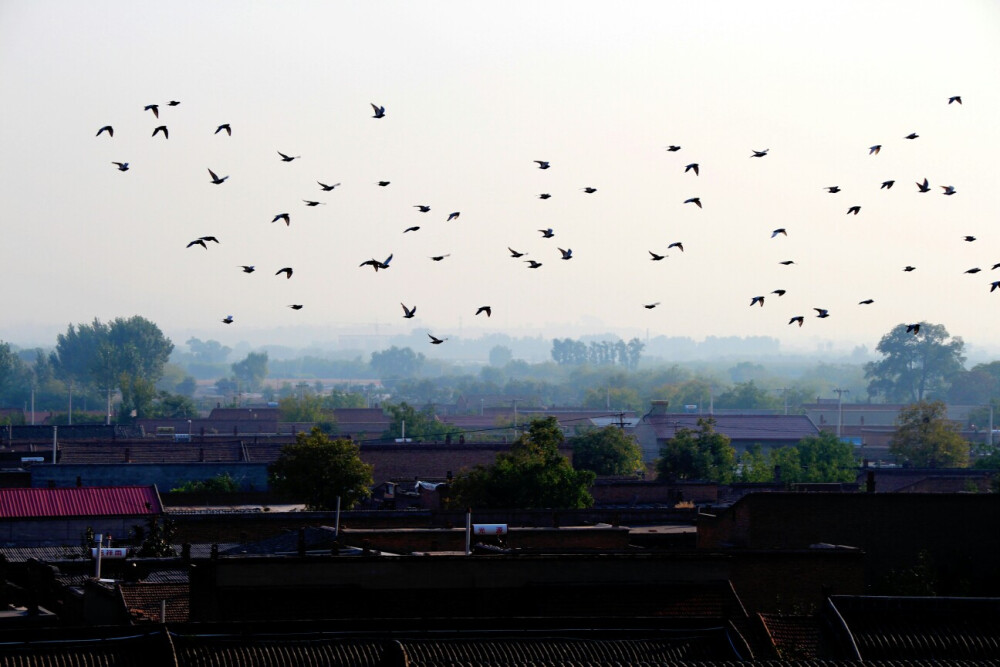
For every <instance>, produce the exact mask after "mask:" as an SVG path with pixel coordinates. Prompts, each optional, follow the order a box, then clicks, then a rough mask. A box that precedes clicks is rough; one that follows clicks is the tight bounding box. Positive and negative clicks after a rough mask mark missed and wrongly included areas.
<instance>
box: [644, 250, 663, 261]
mask: <svg viewBox="0 0 1000 667" xmlns="http://www.w3.org/2000/svg"><path fill="white" fill-rule="evenodd" d="M647 252H649V254H650V255H651V257H650V259H651V260H652V261H654V262H659V261H660V260H661V259H663V258H664V257H666V255H657V254H656V253H655V252H653V251H652V250H649V251H647Z"/></svg>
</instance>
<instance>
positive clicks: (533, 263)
mask: <svg viewBox="0 0 1000 667" xmlns="http://www.w3.org/2000/svg"><path fill="white" fill-rule="evenodd" d="M953 103H957V104H962V98H961V97H960V96H953V97H950V98H949V99H948V104H953ZM178 105H180V102H179V101H177V100H172V101H170V102H168V103H167V104H166V106H167V107H176V106H178ZM371 107H372V110H373V111H374V115H373V116H372V118H374V119H382V118H385V117H386V111H385V107H383V106H379V105H376V104H374V103H372V104H371ZM144 111H149V112H151V113H152V114H153V116H154V118H156V119H157V121H159V118H160V105H158V104H148V105H146V106H145V108H144ZM222 132H225V133H226V136H229V137H231V136H232V132H233V131H232V127H231V126H230V124H229V123H223V124H221V125H219V126H218V127H217V128H216V130H215V133H214V134H216V135H218V134H220V133H222ZM103 134H106V135H107V136H108V137H109V138H111V137H114V128H113V127H112V126H111V125H105V126H103V127H101V128H100V129H99V130H98V131H97V135H96V136H98V137H100V136H101V135H103ZM158 135H162V138H163V139H164V140H168V139H169V138H170V132H169V129H168V128H167V126H166V125H165V124H164V125H158V126H156V127H155V128H154V129H153V132H152V135H151V136H152V137H153V138H156V137H157V136H158ZM919 136H920V135H918V134H917V133H915V132H914V133H910V134H909V135H906V136H905V137H904V139H906V140H911V141H912V140H916V139H917V138H919ZM881 149H882V145H881V144H876V145H874V146H871V147H869V149H868V154H869V155H871V156H875V155H878V154H879V152H880V151H881ZM666 150H667V151H668V152H671V153H676V152H678V151H680V150H681V146H679V145H670V146H668V147H667V148H666ZM769 150H770V149H766V148H765V149H763V150H756V149H753V150H752V152H751V154H750V158H765V157H767V156H768V153H769ZM276 152H277V154H278V157H279V159H280V160H281V161H282V162H292V161H294V160H296V159H299V158H300V157H301V156H298V155H295V156H292V155H287V154H285V153H282V152H281V151H276ZM534 163H535V164H536V165H537V168H538V169H541V170H547V169H550V168H552V165H551V164H550V162H549V161H547V160H534ZM111 164H113V165H114V166H115V167H116V168H117V169H118V170H119V171H122V172H125V171H128V170H129V169H130V166H129V163H128V162H112V163H111ZM688 172H692V173H693V174H694V175H695V176H699V175H700V173H701V166H700V164H699V163H697V162H692V163H689V164H686V165H685V166H684V173H688ZM208 173H209V177H210V183H212V184H214V185H222V184H223V183H225V182H226V181H227V180H228V179H229V176H228V175H226V176H221V177H220V176H218V175H217V174H216V173H215V172H214V171H212V169H211V168H209V169H208ZM317 184H318V185H319V186H320V189H321V190H322V191H323V192H331V191H333V190H334V189H335V188H337V187H338V186H340V185H341V184H340V183H333V184H326V183H323V182H321V181H317ZM389 184H390V181H378V182H377V185H378V186H380V187H386V186H388V185H389ZM893 185H895V180H886V181H883V182H882V183H881V186H880V189H883V190H889V189H891V188H892V187H893ZM916 186H917V192H918V193H927V192H931V191H932V188H931V186H930V184H929V183H928V180H927V179H926V178H924V179H923V181H917V182H916ZM939 187H940V188H941V189H942V190H943V193H942V194H944V195H947V196H951V195H954V194H956V193H957V190H956V188H955V187H954V186H952V185H942V186H939ZM823 189H825V190H826V191H827V192H828V193H829V194H838V193H840V192H841V189H840V187H839V186H836V185H833V186H826V187H825V188H823ZM580 190H581V191H582V192H583V193H585V194H588V195H590V194H594V193H596V192H597V188H595V187H592V186H587V187H583V188H580ZM537 197H538V198H539V199H543V200H544V199H549V198H551V197H552V195H551V194H550V193H547V192H545V193H541V194H539V195H537ZM302 201H303V202H304V203H305V205H306V206H307V207H315V206H320V205H323V204H324V202H320V201H316V200H311V199H303V200H302ZM683 203H684V204H694V205H695V206H697V207H698V208H699V209H701V208H703V204H702V201H701V198H700V197H689V198H688V199H686V200H684V202H683ZM413 207H414V208H416V209H417V211H418V212H419V213H428V212H430V211H431V207H430V205H427V204H415V205H414V206H413ZM860 212H861V206H860V205H853V206H851V207H849V208H848V209H847V214H848V215H855V216H856V215H858V214H859V213H860ZM460 215H461V212H460V211H454V212H451V213H450V214H449V215H448V217H447V221H448V222H450V221H452V220H456V219H457V218H458V217H459V216H460ZM279 221H281V222H284V223H285V225H286V226H290V225H291V214H290V213H287V212H283V213H278V214H276V215H275V216H274V218H273V219H272V220H271V222H272V223H275V222H279ZM420 228H421V227H420V226H419V225H412V226H409V227H407V228H406V229H404V230H403V233H404V234H405V233H409V232H416V231H418V230H420ZM538 231H539V232H540V233H541V235H542V238H543V239H550V238H553V237H554V236H555V232H554V231H553V229H551V228H547V229H539V230H538ZM787 235H788V231H787V230H786V229H785V228H783V227H781V228H777V229H775V230H773V231H772V232H771V238H775V237H777V236H787ZM963 240H964V241H966V242H973V241H975V240H976V237H975V236H971V235H967V236H965V237H964V239H963ZM209 243H216V244H218V243H219V240H218V238H216V237H215V236H201V237H199V238H197V239H194V240H192V241H191V242H189V243H188V244H187V247H188V248H191V247H194V246H200V247H201V248H202V249H203V250H207V249H208V247H209V246H208V244H209ZM673 248H676V249H677V250H678V251H680V252H684V244H683V242H681V241H673V242H671V243H670V244H669V245H668V246H667V249H668V250H670V249H673ZM507 250H508V251H509V252H510V257H511V258H514V259H521V258H522V257H524V256H525V255H526V254H527V253H524V252H520V251H517V250H515V249H513V248H511V247H509V246H508V248H507ZM557 250H558V251H559V253H560V259H561V260H564V261H568V260H571V259H573V257H574V255H573V250H572V248H565V249H564V248H557ZM647 252H648V253H649V255H650V260H651V261H654V262H658V261H661V260H663V259H664V258H665V257H666V255H665V254H658V253H656V252H653V251H652V250H648V251H647ZM449 256H450V255H449V254H442V255H434V256H431V257H430V259H431V260H433V261H435V262H440V261H442V260H444V259H445V258H446V257H449ZM392 258H393V255H392V254H389V255H388V256H387V257H386V258H385V259H384V260H379V259H375V258H371V259H367V260H365V261H363V262H361V264H360V265H359V267H366V266H370V267H371V268H372V269H374V271H375V272H378V271H384V270H387V269H388V268H389V266H390V262H391V261H392ZM522 261H523V262H524V263H526V264H527V268H529V269H538V268H541V267H542V265H543V263H542V262H540V261H537V260H535V259H524V260H522ZM794 263H795V262H794V261H793V260H784V261H782V262H780V264H782V265H785V266H789V265H792V264H794ZM238 268H240V269H242V271H243V272H244V273H253V272H254V271H255V270H256V268H255V267H254V266H253V265H240V266H239V267H238ZM915 268H916V267H913V266H906V267H904V268H903V271H905V272H911V271H914V270H915ZM998 268H1000V263H996V264H994V265H993V266H992V269H998ZM980 271H981V269H980V268H979V267H973V268H971V269H969V270H967V271H965V273H967V274H975V273H978V272H980ZM293 273H294V271H293V269H292V267H282V268H281V269H279V270H278V271H276V272H275V274H274V275H276V276H280V275H284V276H285V278H286V279H291V277H292V274H293ZM998 289H1000V280H995V281H993V282H991V283H990V291H991V292H993V291H995V290H998ZM770 294H772V295H777V296H778V297H779V298H780V297H781V296H784V295H785V294H786V290H784V289H776V290H774V291H772V292H771V293H770ZM764 301H765V295H755V296H751V297H750V306H751V307H753V306H759V307H763V306H764ZM872 303H874V299H871V298H866V299H863V300H861V301H859V302H858V305H870V304H872ZM659 304H660V302H659V301H657V302H653V303H646V304H643V307H644V308H646V309H648V310H651V309H653V308H655V307H657V306H658V305H659ZM400 305H401V306H402V309H403V318H405V319H411V318H413V317H414V316H415V315H416V312H417V307H416V306H415V305H413V306H407V305H406V304H404V303H401V304H400ZM288 307H289V308H291V309H293V310H301V309H302V308H303V305H302V304H289V306H288ZM813 310H815V311H816V317H817V318H820V319H825V318H827V317H829V316H830V312H829V310H827V309H826V308H818V307H817V308H813ZM475 314H476V315H480V314H485V315H486V316H487V317H490V316H491V315H492V307H491V306H489V305H484V306H480V307H478V309H477V310H476V312H475ZM805 319H806V318H805V316H804V315H796V316H794V317H792V318H791V319H790V320H789V321H788V324H790V325H791V324H798V326H800V327H801V326H802V325H803V324H804V322H805ZM221 321H222V322H223V323H225V324H232V323H233V322H235V318H234V317H233V316H232V315H227V316H226V317H225V318H223V319H222V320H221ZM919 331H920V325H919V324H909V325H907V332H908V333H914V334H916V333H918V332H919ZM427 336H428V337H429V338H430V343H431V344H433V345H440V344H441V343H444V342H445V341H446V340H448V339H447V338H439V337H436V336H434V335H432V334H430V333H428V334H427Z"/></svg>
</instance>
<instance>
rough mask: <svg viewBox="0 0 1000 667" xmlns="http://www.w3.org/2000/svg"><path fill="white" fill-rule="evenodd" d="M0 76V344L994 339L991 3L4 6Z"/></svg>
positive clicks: (996, 215)
mask: <svg viewBox="0 0 1000 667" xmlns="http://www.w3.org/2000/svg"><path fill="white" fill-rule="evenodd" d="M0 80H2V82H3V99H4V102H3V104H2V105H0V141H2V146H3V153H4V159H3V160H2V161H0V190H2V192H3V204H4V205H3V222H2V237H0V238H2V247H3V253H2V258H0V276H2V277H3V281H4V287H5V290H4V291H5V297H4V300H3V301H4V307H3V310H2V314H0V339H2V340H7V341H11V342H15V343H21V344H28V343H40V344H51V343H53V342H54V340H55V334H56V333H57V332H60V331H64V330H65V328H66V326H67V324H69V323H70V322H73V323H76V322H89V321H90V320H92V319H93V318H94V317H99V318H101V319H102V320H108V319H112V318H114V317H117V316H131V315H134V314H139V315H142V316H144V317H147V318H149V319H151V320H153V321H155V322H156V323H157V324H159V325H160V327H161V328H162V329H163V330H164V331H165V332H166V333H167V335H169V336H171V337H172V338H173V339H174V341H175V342H177V343H180V342H182V341H183V340H184V339H185V337H186V336H187V335H189V334H190V333H196V334H198V335H201V336H202V337H207V338H215V339H217V340H220V341H222V342H224V343H227V344H233V343H235V342H238V341H240V340H248V339H253V338H254V337H255V335H256V334H255V332H257V334H259V333H260V332H262V331H265V330H270V332H269V333H268V341H269V342H271V343H276V344H283V343H284V344H302V343H308V342H310V341H313V340H316V338H317V337H318V335H320V334H321V332H323V331H333V330H335V329H340V328H342V327H351V328H352V330H353V331H356V332H366V331H372V332H373V331H374V330H375V327H376V326H377V327H379V331H380V333H383V334H385V333H404V332H408V331H410V330H412V329H415V328H417V329H426V330H428V331H430V332H433V333H434V334H435V335H436V336H439V337H448V336H471V337H475V336H477V335H480V334H481V333H485V332H505V333H510V334H512V335H521V334H522V333H524V332H528V331H531V332H534V333H539V332H540V333H541V334H542V335H545V336H550V337H556V336H567V335H579V334H581V333H590V332H605V331H611V332H617V333H620V334H621V335H622V336H623V337H629V336H631V335H635V333H636V332H642V334H643V335H645V333H646V332H647V331H648V334H649V335H650V336H657V335H668V336H691V337H694V338H696V339H700V338H703V337H705V336H710V335H715V336H729V335H741V336H744V335H766V336H773V337H777V338H779V339H780V340H781V341H782V344H783V345H788V346H789V347H796V346H800V345H811V344H813V343H814V342H815V341H822V340H832V341H838V342H844V343H848V344H857V345H867V346H868V347H869V348H873V347H874V346H875V345H876V344H877V342H878V340H879V338H880V337H881V336H882V335H883V334H884V333H886V332H887V331H888V330H889V329H890V328H892V327H893V326H894V325H896V324H899V323H902V322H917V321H929V322H934V323H940V324H944V325H945V326H946V327H947V328H948V330H949V332H950V333H951V334H952V335H958V336H962V337H964V338H965V339H966V341H967V342H969V343H970V344H973V345H978V346H990V345H994V344H995V343H994V341H995V340H996V339H997V335H996V332H997V331H998V330H1000V326H998V324H1000V318H998V315H997V314H998V312H1000V290H997V291H995V292H993V293H992V294H991V293H990V283H991V282H992V281H994V280H1000V269H997V270H991V267H992V266H993V265H994V264H996V263H1000V188H998V186H997V176H998V172H997V168H996V161H997V155H998V153H1000V122H998V119H1000V85H998V82H1000V3H997V2H996V1H995V0H981V1H974V0H965V1H962V0H959V1H957V2H949V3H941V2H914V1H912V0H909V1H907V2H871V1H870V0H866V1H863V2H860V1H859V2H837V3H823V4H819V3H809V2H800V1H791V0H790V1H788V2H766V1H765V2H752V3H750V2H743V1H733V2H728V1H720V2H631V3H613V2H587V1H578V0H577V1H573V2H505V3H483V2H467V1H462V2H415V1H412V0H410V1H404V2H326V1H324V2H294V1H289V2H269V3H264V2H203V1H198V2H176V1H171V2H165V3H155V4H154V3H149V2H135V1H128V2H100V1H97V2H87V3H81V2H75V1H72V2H71V1H65V2H54V1H47V0H3V1H0ZM953 95H961V96H962V102H963V104H961V105H959V104H950V105H949V104H948V98H949V97H950V96H953ZM170 100H178V101H180V102H181V104H180V105H178V106H176V107H168V106H167V102H168V101H170ZM371 102H375V103H377V104H379V105H384V106H385V110H386V115H385V117H384V118H381V119H374V118H372V115H373V112H372V109H371V107H370V106H369V104H370V103H371ZM154 103H155V104H159V105H160V107H159V110H160V117H159V119H157V118H154V117H153V114H152V113H151V112H150V111H145V110H144V109H143V107H144V106H145V105H147V104H154ZM222 123H229V124H230V125H231V127H232V136H231V137H229V136H227V135H226V134H225V133H220V134H213V132H214V131H215V129H216V127H217V126H219V125H220V124H222ZM109 124H110V125H112V126H114V137H113V138H111V137H108V136H107V135H106V134H105V135H101V136H100V137H95V133H96V132H97V130H98V129H99V128H100V127H102V126H104V125H109ZM161 124H162V125H166V126H167V127H168V128H169V133H170V138H169V139H167V140H164V138H163V137H162V136H157V137H155V138H154V137H151V136H150V135H151V134H152V131H153V128H155V127H156V126H158V125H161ZM911 132H915V133H917V134H919V138H917V139H914V140H907V139H904V137H905V136H906V135H908V134H909V133H911ZM671 144H676V145H680V146H681V147H682V148H681V150H680V151H677V152H668V151H667V150H665V149H666V147H667V146H669V145H671ZM875 144H881V145H882V150H881V152H880V153H879V154H877V155H870V154H869V147H870V146H872V145H875ZM755 149H756V150H763V149H770V150H769V153H768V154H767V156H766V157H763V158H751V157H750V155H751V152H752V150H755ZM278 151H281V152H283V153H286V154H288V155H291V156H301V158H299V159H296V160H294V161H293V162H289V163H285V162H282V161H281V160H280V159H279V156H278V153H277V152H278ZM534 160H547V161H549V162H550V163H551V168H550V169H547V170H541V169H538V165H536V164H535V163H534ZM112 161H120V162H128V163H129V164H130V169H129V171H127V172H120V171H118V170H117V169H116V168H115V166H113V165H112V164H111V163H112ZM692 162H697V163H699V165H700V175H699V176H696V175H695V174H694V173H692V172H688V173H685V172H684V166H685V165H687V164H689V163H692ZM208 168H211V169H212V170H213V171H215V172H216V173H217V174H219V175H220V176H229V179H228V180H227V181H226V182H225V183H223V184H222V185H213V184H212V183H211V182H210V179H209V175H208V171H207V169H208ZM925 177H926V178H927V179H928V180H929V182H930V184H931V187H932V191H931V192H928V193H925V194H921V193H919V192H918V191H917V187H916V185H915V182H916V181H922V180H923V179H924V178H925ZM890 179H894V180H895V181H896V183H895V186H894V187H893V188H892V189H888V190H886V189H880V184H881V183H882V182H883V181H886V180H890ZM380 180H387V181H390V182H391V183H390V185H388V186H386V187H379V186H378V185H376V182H377V181H380ZM317 181H322V182H323V183H329V184H333V183H341V185H340V186H339V187H337V188H336V189H335V190H334V191H332V192H322V191H321V189H320V187H319V185H317ZM834 185H837V186H839V187H840V188H841V190H842V191H841V192H839V193H837V194H830V193H828V192H827V191H826V189H825V188H826V187H827V186H834ZM943 185H952V186H954V187H955V188H956V190H957V193H956V194H954V195H953V196H945V195H943V190H942V188H941V187H940V186H943ZM584 187H595V188H597V191H596V192H594V193H592V194H587V193H585V192H583V191H582V188H584ZM540 193H550V194H551V195H552V196H551V198H550V199H547V200H542V199H539V198H538V197H537V195H538V194H540ZM691 197H700V199H701V201H702V204H703V208H702V209H699V208H697V207H696V206H695V205H694V204H685V203H684V201H685V200H686V199H688V198H691ZM305 199H310V200H317V201H320V202H323V205H321V206H317V207H315V208H310V207H307V206H306V205H305V204H304V203H303V200H305ZM418 204H426V205H429V206H430V207H431V211H430V212H429V213H421V212H419V211H418V209H417V208H415V205H418ZM854 205H860V206H861V210H860V213H859V214H858V215H857V216H855V215H847V214H846V213H847V210H848V208H849V207H851V206H854ZM454 211H460V212H461V217H460V218H458V220H453V221H451V222H446V219H447V217H448V214H449V213H451V212H454ZM284 212H288V213H290V214H291V225H290V226H287V227H286V225H285V224H284V223H283V222H276V223H272V222H271V220H272V218H273V217H274V216H275V215H276V214H278V213H284ZM413 225H419V226H420V230H419V231H416V232H409V233H406V234H404V233H403V230H404V229H406V228H407V227H410V226H413ZM550 227H551V228H552V229H553V230H554V231H555V236H554V238H551V239H543V238H542V237H541V236H542V235H541V234H540V233H539V232H538V231H537V230H539V229H544V228H550ZM776 228H785V229H787V236H781V235H779V236H777V237H775V238H772V237H771V233H772V230H774V229H776ZM206 235H213V236H216V237H218V239H219V240H220V244H218V245H216V244H209V246H210V247H209V248H208V250H204V249H202V248H200V247H197V246H196V247H192V248H186V247H185V246H186V245H187V243H188V242H190V241H191V240H193V239H196V238H198V237H200V236H206ZM965 235H973V236H975V237H976V239H977V240H976V241H974V242H965V241H963V237H964V236H965ZM674 241H681V242H682V243H683V245H684V252H679V251H678V250H677V249H671V250H669V251H668V249H667V246H668V245H669V244H670V243H671V242H674ZM508 247H510V248H514V249H515V250H518V251H521V252H525V253H528V254H527V255H526V256H525V257H523V258H521V259H513V258H511V257H510V253H509V252H508V250H507V249H508ZM557 247H558V248H566V249H572V252H573V258H572V259H571V260H568V261H563V260H561V259H560V253H559V251H558V250H557ZM649 251H653V252H656V253H659V254H665V255H667V257H666V259H664V260H662V261H658V262H654V261H651V259H650V254H649ZM390 253H391V254H393V260H392V262H391V264H390V268H389V269H388V270H385V271H379V272H377V273H376V272H375V271H374V270H372V269H371V268H370V267H367V266H366V267H359V266H358V265H359V264H360V263H361V262H363V261H365V260H367V259H370V258H376V259H379V260H382V259H385V257H386V256H388V255H389V254H390ZM444 254H449V255H450V256H448V257H446V258H445V259H444V260H443V261H441V262H434V261H432V260H431V259H430V257H431V256H434V255H444ZM526 259H534V260H537V261H540V262H542V264H543V266H542V267H541V268H539V269H536V270H532V269H529V268H528V264H526V263H525V262H524V260H526ZM782 260H794V262H795V264H793V265H791V266H787V267H786V266H782V265H780V264H779V262H780V261H782ZM242 264H248V265H255V266H256V268H257V271H256V272H255V273H253V274H245V273H243V272H242V270H241V269H240V268H239V266H240V265H242ZM907 265H912V266H915V267H916V270H915V271H912V272H904V271H903V267H905V266H907ZM286 266H290V267H293V269H294V275H293V276H292V278H291V279H287V280H286V279H285V278H284V277H283V276H276V275H275V272H276V271H277V270H278V269H280V268H282V267H286ZM973 267H979V268H981V269H982V271H981V272H980V273H978V274H966V273H964V272H965V271H966V270H967V269H970V268H973ZM775 289H785V290H787V294H785V296H783V297H780V298H779V297H778V296H776V295H772V294H770V293H771V292H772V290H775ZM756 295H766V301H765V305H764V307H763V308H760V307H757V306H754V307H753V308H750V306H749V303H750V300H751V297H753V296H756ZM868 298H871V299H874V300H875V302H874V303H873V304H871V305H865V306H862V305H858V302H859V301H861V300H863V299H868ZM400 302H403V303H405V304H406V305H407V306H413V305H415V306H417V314H416V317H415V318H413V319H412V320H404V319H403V318H402V314H403V312H402V309H401V308H400ZM653 302H660V305H659V306H658V307H656V308H654V309H646V308H643V304H648V303H653ZM289 304H303V305H304V308H303V309H301V310H299V311H293V310H291V309H289V308H288V307H287V305H289ZM481 305H491V306H492V308H493V316H492V318H490V319H486V318H485V316H484V315H480V316H478V317H476V316H474V313H475V312H476V309H477V308H478V307H479V306H481ZM817 307H818V308H826V309H828V310H829V312H830V316H829V317H828V318H826V319H818V318H816V317H815V314H816V312H815V311H814V310H813V308H817ZM230 314H231V315H232V316H233V317H234V318H235V322H234V323H233V324H231V325H226V324H223V323H222V322H221V321H220V320H221V319H222V318H223V317H225V316H226V315H230ZM795 315H804V316H805V317H806V319H805V326H803V327H802V328H799V327H798V326H794V325H792V326H789V325H788V321H789V318H791V317H792V316H795ZM302 332H309V334H308V336H309V338H308V340H302V337H303V333H302ZM317 332H320V334H317ZM807 341H808V343H807ZM261 342H263V341H261ZM446 344H447V343H446ZM422 351H423V352H425V353H428V354H433V348H431V347H430V346H429V345H428V348H427V349H426V350H422Z"/></svg>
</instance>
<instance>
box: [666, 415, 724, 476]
mask: <svg viewBox="0 0 1000 667" xmlns="http://www.w3.org/2000/svg"><path fill="white" fill-rule="evenodd" d="M735 467H736V450H735V449H734V448H733V446H732V445H730V444H729V436H727V435H723V434H722V433H716V432H715V420H714V419H712V418H711V417H709V418H707V419H699V420H698V430H697V431H696V430H694V429H688V428H681V429H677V431H676V432H675V433H674V437H673V438H671V439H670V440H668V441H667V443H666V446H664V447H663V448H662V449H661V450H660V459H659V460H658V461H657V462H656V472H657V474H658V475H660V476H661V477H664V478H666V479H682V480H683V479H708V480H714V481H717V482H728V481H729V480H730V479H731V478H732V475H733V470H734V469H735Z"/></svg>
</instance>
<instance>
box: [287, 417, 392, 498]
mask: <svg viewBox="0 0 1000 667" xmlns="http://www.w3.org/2000/svg"><path fill="white" fill-rule="evenodd" d="M372 471H373V467H372V466H371V465H369V464H367V463H365V462H364V461H362V460H361V449H360V448H359V447H358V446H357V445H356V444H354V443H353V442H351V441H350V440H331V439H330V438H329V437H328V436H327V435H326V434H325V433H323V431H321V430H320V429H319V427H315V428H313V429H312V431H311V432H310V433H298V434H296V436H295V443H294V444H291V445H286V446H285V447H282V449H281V454H280V455H279V456H278V459H277V460H276V461H275V462H274V463H272V464H271V465H270V466H268V475H269V477H270V483H271V487H272V488H273V489H274V490H275V491H277V492H278V493H280V494H284V495H287V496H288V497H290V498H296V499H301V500H302V501H304V502H305V504H306V509H309V510H314V511H323V510H332V509H334V508H336V506H337V498H338V497H340V502H341V507H343V508H345V509H351V508H352V507H354V506H355V505H356V504H357V503H359V502H360V501H361V500H363V499H365V498H367V497H369V496H370V495H371V486H372V484H373V481H372V479H373V478H372Z"/></svg>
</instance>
